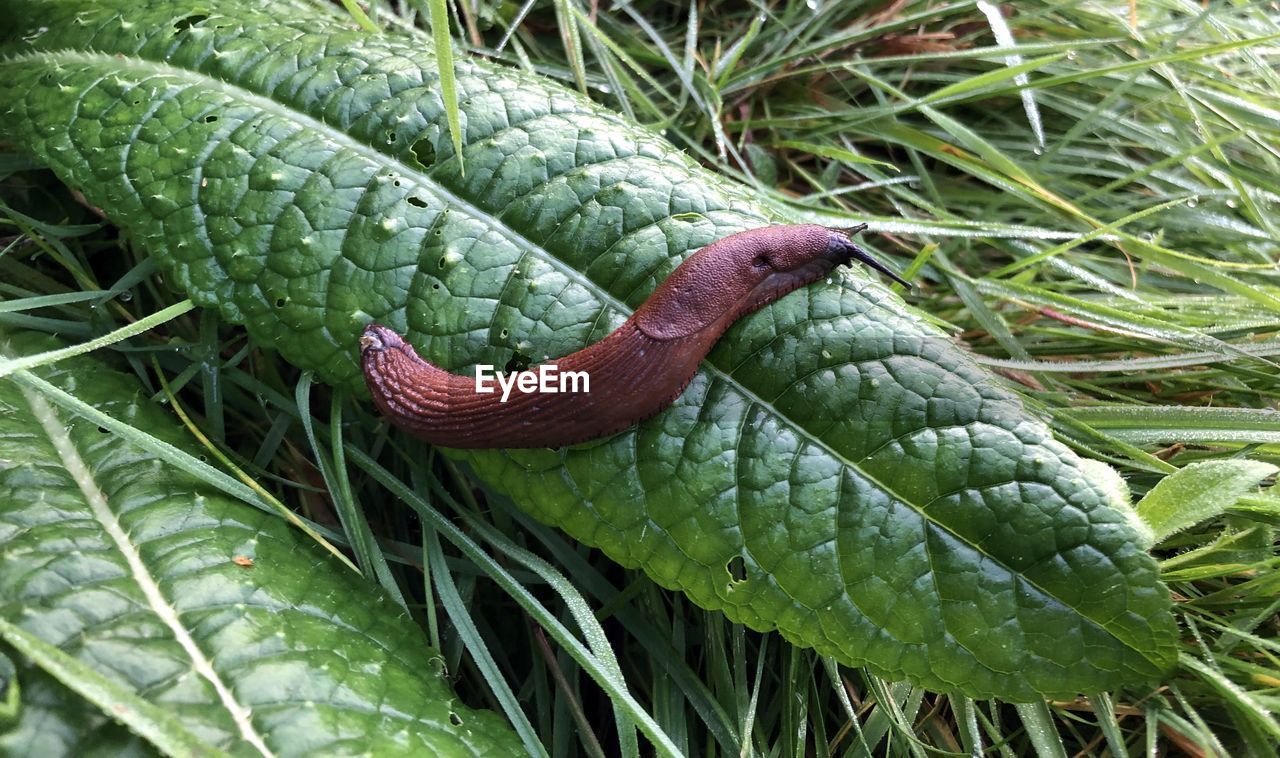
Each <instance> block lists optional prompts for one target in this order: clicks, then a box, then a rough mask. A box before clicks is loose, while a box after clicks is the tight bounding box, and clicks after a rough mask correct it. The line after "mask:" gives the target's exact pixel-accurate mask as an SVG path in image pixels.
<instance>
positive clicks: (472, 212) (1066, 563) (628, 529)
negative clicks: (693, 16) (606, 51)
mask: <svg viewBox="0 0 1280 758" xmlns="http://www.w3.org/2000/svg"><path fill="white" fill-rule="evenodd" d="M13 5H14V7H15V8H16V9H17V10H16V11H15V12H14V13H10V14H9V17H10V18H18V19H22V18H36V17H37V16H38V17H39V20H38V21H33V22H31V23H30V24H28V25H27V28H23V27H22V25H21V24H19V25H18V27H19V28H17V29H16V30H15V33H14V36H13V37H12V41H11V42H10V44H9V45H8V47H7V50H8V53H9V54H10V55H12V56H15V57H12V58H10V60H9V61H8V62H6V63H4V64H3V65H2V66H0V73H2V74H3V75H2V76H0V103H3V104H4V107H5V108H6V110H5V112H4V113H3V114H2V115H0V130H3V134H4V135H5V136H6V137H7V138H8V139H10V140H12V141H13V142H15V143H17V144H21V145H24V146H25V147H26V149H28V150H30V151H31V152H33V153H34V154H35V155H37V156H38V157H39V158H40V159H41V160H43V161H45V162H46V163H48V165H50V166H51V167H52V168H53V169H54V170H55V171H56V172H58V174H59V175H60V176H61V177H62V178H63V179H64V180H65V181H66V182H68V183H69V184H71V185H72V186H74V187H76V188H77V189H79V190H81V191H82V192H83V193H84V194H85V196H86V197H87V198H88V199H89V201H90V202H92V203H94V204H95V205H96V206H98V207H100V208H102V209H103V210H104V211H105V212H106V213H107V214H108V215H109V216H110V217H111V218H112V219H113V220H115V221H116V222H117V223H119V224H120V225H122V226H123V227H125V228H126V229H128V230H129V231H130V232H131V233H132V234H133V235H134V236H135V237H136V239H137V240H138V241H139V242H140V243H141V244H142V246H143V247H145V248H146V249H147V250H149V251H150V252H151V253H152V254H153V255H155V256H156V257H157V258H158V259H159V260H160V262H161V264H162V265H163V267H164V268H165V270H166V271H167V272H169V274H170V276H171V277H172V280H173V281H174V282H176V283H177V284H178V285H179V286H181V287H182V288H183V289H184V290H186V291H187V292H189V293H190V294H191V297H192V298H193V299H195V300H196V301H197V302H199V303H201V304H203V305H207V306H210V307H217V308H218V309H219V310H220V312H221V313H222V315H223V316H224V317H225V318H227V319H229V320H231V321H235V322H237V323H244V324H245V325H246V326H247V327H248V329H249V332H250V334H251V335H253V337H255V338H256V339H257V340H258V341H259V342H260V343H262V344H264V345H274V346H276V347H278V349H279V350H280V352H281V354H282V355H283V356H284V357H285V358H287V359H288V360H290V361H292V362H294V363H295V364H297V365H299V366H303V367H306V368H312V369H315V370H316V371H317V372H318V373H319V374H320V375H321V376H323V377H325V378H326V379H327V380H328V381H330V382H333V383H335V384H339V385H345V386H348V387H358V386H359V375H358V371H357V365H356V358H357V351H356V337H357V335H358V333H359V331H360V329H361V327H362V326H363V325H364V324H366V323H367V322H369V321H370V320H373V319H377V320H379V321H381V322H383V323H386V324H389V325H390V326H393V327H395V328H396V329H399V330H401V331H403V332H407V334H408V335H409V337H410V339H411V340H412V341H413V342H414V343H415V344H416V345H417V346H418V347H419V349H420V351H421V352H423V353H424V355H425V356H427V357H428V358H430V359H431V360H433V361H435V362H437V363H439V364H441V365H444V366H447V367H449V368H451V369H454V370H458V371H462V370H465V369H467V368H468V367H469V366H470V365H472V364H474V363H481V362H483V363H491V364H497V365H504V364H506V363H507V362H508V360H510V359H511V358H512V357H513V356H515V355H516V354H523V355H525V356H527V357H530V358H532V359H534V360H541V359H543V358H545V357H549V356H559V355H563V354H566V353H569V352H571V351H573V350H576V349H578V348H580V347H582V346H583V345H584V344H587V343H589V342H591V341H594V340H596V339H599V338H600V337H601V336H603V335H604V334H606V333H607V332H608V331H609V330H610V329H612V328H613V327H615V326H617V325H618V324H619V323H621V321H622V320H623V319H624V318H625V317H626V315H627V314H628V313H629V312H630V311H631V310H632V309H633V308H634V307H636V306H637V305H638V304H639V303H640V302H642V301H643V300H644V298H645V296H646V295H647V294H648V293H649V292H650V291H651V290H652V289H653V288H654V286H655V285H656V284H657V283H658V282H659V281H661V280H662V278H663V277H665V276H666V275H667V274H668V273H669V272H670V271H671V270H672V269H673V268H674V267H675V266H676V265H677V264H678V263H679V262H680V260H682V259H683V258H684V257H685V256H687V255H689V254H690V253H692V252H693V251H694V250H696V249H697V248H699V247H700V246H702V245H705V244H706V243H708V242H710V241H711V240H714V239H716V238H718V237H721V236H723V235H726V234H729V233H731V232H736V231H740V230H742V229H746V228H750V227H757V226H760V225H763V224H765V223H768V222H771V221H776V220H781V219H783V218H784V216H783V215H782V214H781V212H780V211H778V210H776V209H773V208H770V207H767V206H766V205H764V204H762V203H761V202H759V201H757V200H756V199H755V198H754V197H753V196H752V195H751V194H750V193H749V192H748V191H747V190H746V189H745V188H742V187H739V186H736V185H734V184H732V183H729V182H727V181H725V180H724V179H722V178H720V177H717V176H716V175H714V174H711V173H709V172H707V171H704V170H702V169H700V168H699V167H698V166H696V165H695V164H694V163H693V162H692V161H691V160H689V159H688V158H687V157H686V156H684V155H683V154H682V153H681V152H680V151H678V150H676V149H675V148H674V147H673V146H672V145H670V144H668V143H667V142H665V141H664V140H662V139H661V138H659V137H658V136H655V135H653V134H651V133H650V132H648V131H646V130H644V129H641V128H638V127H637V126H635V125H633V124H630V123H628V122H626V121H625V119H623V118H622V117H620V116H618V115H617V114H614V113H611V112H609V111H608V110H606V109H604V108H601V107H599V106H597V105H594V104H592V103H591V102H589V101H588V100H586V99H584V98H582V97H579V96H577V95H575V94H574V93H572V92H569V91H567V90H566V89H563V88H561V87H560V86H558V85H556V84H554V83H551V82H548V81H545V80H542V79H540V78H536V77H534V76H531V75H527V74H524V73H521V72H518V71H513V70H509V69H506V68H502V67H499V66H495V65H492V64H488V63H485V62H481V61H467V60H463V61H459V62H458V70H457V74H458V77H457V79H458V89H459V97H460V98H461V109H462V117H463V118H462V127H463V135H464V139H463V144H464V148H463V151H464V155H465V160H466V175H465V177H464V176H463V175H462V174H461V173H460V171H459V169H458V160H457V156H456V155H455V153H454V152H453V147H452V145H451V142H450V139H449V132H448V128H447V123H446V118H445V114H444V107H443V103H442V100H441V96H440V91H439V79H438V76H437V73H436V70H435V69H436V59H435V57H434V56H433V54H432V52H431V47H430V44H429V42H428V41H427V40H426V39H425V38H424V37H422V36H416V37H409V38H402V37H393V36H382V37H380V36H371V35H369V34H365V33H361V32H358V31H354V30H352V29H350V28H348V27H347V26H346V25H345V24H343V23H342V22H340V21H335V20H331V19H330V18H329V17H327V16H325V15H323V14H321V13H320V12H308V11H306V10H304V9H302V8H301V7H289V8H286V9H285V10H279V11H265V10H259V9H257V6H256V5H254V4H250V3H248V2H243V3H235V2H218V3H202V4H192V5H186V4H183V3H174V2H147V1H145V0H143V1H139V0H128V1H124V0H109V1H108V2H88V1H84V2H71V3H36V2H19V3H14V4H13ZM272 7H273V8H275V7H280V6H279V5H273V6H272ZM36 9H38V10H39V12H38V13H36V12H35V10H36ZM466 459H467V460H468V461H469V462H470V463H471V465H472V466H473V468H474V470H475V471H476V472H477V473H478V475H479V476H481V477H482V478H483V479H485V480H486V481H487V482H488V483H489V484H490V485H492V486H494V487H495V488H497V489H499V490H502V491H504V492H507V493H509V494H510V495H511V496H512V498H513V499H514V500H515V501H516V502H517V503H519V504H520V506H521V507H523V508H525V509H527V510H528V511H529V512H530V513H531V514H533V515H535V516H537V517H538V518H540V519H542V520H544V521H546V522H548V523H552V524H555V525H558V526H560V527H562V528H563V529H565V530H566V531H568V532H569V533H571V534H573V535H574V536H575V537H577V538H578V539H580V540H583V541H584V542H588V543H590V544H593V545H597V546H600V547H601V548H603V549H604V550H605V551H606V552H607V553H608V554H609V555H610V556H612V557H613V558H615V559H616V560H618V561H620V562H622V563H624V564H626V565H628V566H639V567H642V568H643V569H644V570H645V571H646V572H647V573H648V574H649V575H650V576H652V577H653V578H654V579H655V580H657V581H658V582H660V583H661V584H663V585H665V586H667V587H672V588H678V589H681V590H683V591H684V592H686V593H688V595H689V596H690V597H691V598H692V599H693V600H694V601H695V602H697V603H698V604H699V605H701V606H703V607H706V608H713V609H723V610H724V612H725V613H726V614H727V615H728V616H729V617H730V618H732V619H735V620H738V621H742V622H744V623H746V624H749V625H750V626H752V627H753V628H757V629H773V628H776V629H778V630H780V631H781V632H782V633H783V634H784V635H785V636H786V637H787V638H788V639H791V640H793V641H795V642H798V643H801V644H805V645H810V646H813V647H815V648H817V649H818V650H820V651H821V652H823V653H827V654H831V655H834V656H835V657H837V658H838V659H839V660H840V661H843V662H845V663H848V664H853V665H866V666H868V667H869V668H871V669H872V670H874V671H875V672H877V673H880V674H883V675H886V676H889V677H894V678H902V677H907V678H910V679H912V680H914V681H917V682H920V683H923V684H926V685H928V686H930V687H933V688H936V689H947V690H959V691H962V692H964V693H967V694H969V695H974V696H989V695H1000V696H1003V697H1006V698H1010V699H1033V698H1035V697H1037V695H1039V694H1057V695H1068V694H1073V693H1075V692H1077V691H1094V690H1102V689H1107V688H1110V687H1113V686H1115V685H1117V684H1118V683H1121V682H1129V681H1144V680H1149V679H1151V678H1153V677H1155V676H1156V675H1157V674H1158V673H1159V672H1161V671H1163V670H1165V669H1167V668H1169V667H1171V666H1172V665H1173V663H1174V649H1173V646H1174V626H1173V621H1172V618H1171V615H1170V613H1169V599H1168V595H1167V592H1166V590H1165V589H1164V588H1163V586H1162V585H1161V584H1160V583H1159V581H1158V578H1157V572H1156V567H1155V564H1154V562H1153V561H1152V560H1151V558H1150V557H1149V556H1148V555H1147V554H1146V553H1145V552H1144V551H1143V550H1142V548H1141V547H1140V545H1139V544H1138V541H1137V540H1136V538H1135V535H1134V533H1133V531H1132V530H1131V529H1130V528H1129V527H1128V526H1127V525H1126V522H1125V517H1124V516H1123V515H1122V514H1121V513H1120V512H1118V511H1117V510H1116V509H1115V508H1114V507H1113V505H1115V504H1114V503H1112V502H1110V501H1109V500H1108V497H1107V495H1106V488H1105V486H1104V485H1103V484H1101V483H1099V482H1098V481H1096V480H1095V479H1094V478H1093V477H1092V476H1091V475H1090V474H1089V472H1087V471H1086V470H1085V469H1084V468H1083V467H1082V465H1081V461H1080V460H1079V459H1078V458H1077V457H1076V456H1075V455H1074V454H1072V453H1071V452H1070V451H1069V450H1068V449H1067V448H1066V447H1064V446H1063V445H1061V444H1059V443H1058V442H1056V441H1054V440H1053V439H1052V437H1051V435H1050V433H1049V431H1048V429H1047V428H1046V427H1045V425H1044V424H1042V423H1041V422H1040V421H1039V420H1037V419H1035V418H1032V417H1030V416H1029V415H1028V414H1027V412H1026V411H1025V410H1024V408H1023V407H1022V405H1021V403H1020V402H1019V400H1018V399H1017V397H1016V396H1015V395H1014V394H1012V393H1011V392H1010V391H1008V390H1007V389H1005V388H1003V387H1002V386H1001V385H1000V384H999V383H998V382H997V381H996V380H995V379H994V378H993V377H992V376H991V375H989V374H987V373H986V372H985V371H983V370H982V369H980V368H979V367H977V366H976V365H975V364H974V363H973V362H972V361H971V360H970V359H969V358H968V357H967V356H966V355H965V354H964V353H963V352H962V351H960V350H958V349H957V348H956V347H955V346H954V345H953V344H951V343H950V341H949V340H948V339H947V338H946V337H945V336H944V335H942V334H941V333H939V332H938V331H936V330H935V329H934V328H932V327H930V326H929V325H927V324H926V323H925V322H924V321H923V320H922V319H921V318H919V317H917V316H915V315H913V314H912V313H911V312H910V311H909V310H908V309H907V308H906V307H905V306H904V304H903V303H902V302H901V301H900V300H899V299H898V298H897V297H896V296H895V295H893V294H892V293H891V292H890V291H889V290H887V289H886V288H884V287H882V286H880V285H879V284H876V283H873V282H872V281H870V280H869V279H868V278H867V277H866V276H865V275H864V274H863V273H861V272H841V273H840V275H839V276H837V277H834V278H833V279H832V280H831V281H830V282H828V283H826V284H825V285H817V286H813V287H809V288H806V289H805V290H803V291H801V292H797V293H794V294H792V295H790V296H788V297H786V298H783V299H782V300H781V301H779V302H777V303H775V304H774V305H772V306H770V307H768V308H766V309H764V310H762V311H760V312H759V313H757V314H755V315H753V316H751V317H749V318H747V319H745V320H744V321H743V322H741V323H739V324H737V325H736V326H735V327H734V328H733V329H731V330H730V332H729V333H728V334H727V335H726V336H725V338H724V339H722V340H721V341H720V343H719V344H718V345H717V347H716V349H715V350H714V351H713V353H712V354H711V356H710V357H709V359H708V360H707V362H706V363H705V364H704V367H703V369H702V370H701V371H700V372H699V374H698V376H697V377H696V378H695V379H694V381H693V383H692V385H691V386H690V387H689V389H688V390H687V391H686V392H685V393H684V395H683V396H682V397H681V398H680V400H679V401H678V402H677V403H676V404H675V406H674V407H672V408H671V409H670V410H668V411H667V412H665V413H663V414H661V415H660V416H658V417H656V418H654V419H652V420H650V421H648V422H646V423H644V424H641V425H640V426H639V427H638V428H636V429H633V430H630V431H628V432H625V433H623V434H620V435H618V436H616V437H613V438H611V439H609V440H607V441H603V442H599V443H596V444H591V445H583V446H579V447H576V448H571V449H565V450H556V451H551V450H544V451H519V452H517V451H507V452H502V451H484V452H476V453H471V454H468V455H466ZM738 574H741V576H738Z"/></svg>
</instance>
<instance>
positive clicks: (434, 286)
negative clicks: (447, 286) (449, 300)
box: [431, 282, 440, 290]
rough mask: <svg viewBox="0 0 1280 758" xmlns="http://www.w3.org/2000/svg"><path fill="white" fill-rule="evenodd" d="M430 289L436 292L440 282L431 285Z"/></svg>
mask: <svg viewBox="0 0 1280 758" xmlns="http://www.w3.org/2000/svg"><path fill="white" fill-rule="evenodd" d="M431 289H433V290H438V289H440V282H436V283H435V284H433V285H431Z"/></svg>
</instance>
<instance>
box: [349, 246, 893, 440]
mask: <svg viewBox="0 0 1280 758" xmlns="http://www.w3.org/2000/svg"><path fill="white" fill-rule="evenodd" d="M865 228H866V225H865V224H862V225H859V226H857V227H855V228H852V229H847V230H840V229H829V228H827V227H824V226H817V225H815V224H800V225H780V226H768V227H764V228H761V229H752V230H750V231H746V232H740V233H738V234H733V235H730V236H728V237H724V238H722V239H719V240H717V241H715V242H713V243H711V244H710V245H707V246H706V247H704V248H702V249H701V250H699V251H698V252H696V253H694V254H693V255H692V256H690V257H689V259H688V260H686V261H685V262H684V263H682V264H680V266H679V267H678V268H676V270H675V271H673V272H672V273H671V275H670V276H668V277H667V279H666V280H665V281H664V282H663V283H662V284H661V285H660V286H659V287H658V288H657V289H656V290H654V292H653V294H652V295H650V296H649V299H648V300H645V301H644V303H643V304H641V306H640V307H639V308H638V309H637V310H636V312H635V313H633V314H632V315H631V318H629V319H627V321H626V322H625V323H624V324H623V325H622V326H620V327H618V328H617V329H616V330H614V331H613V332H612V333H610V334H609V335H608V336H607V337H605V338H604V339H602V340H600V341H599V342H597V343H595V344H594V345H591V346H589V347H586V348H583V349H582V350H579V351H578V352H576V353H572V354H570V355H566V356H564V357H563V358H560V359H558V360H554V361H549V362H547V363H543V364H540V365H539V366H535V367H533V368H532V369H530V370H528V371H521V372H518V373H517V374H511V375H507V376H503V377H498V378H495V377H492V376H490V377H488V379H489V381H488V382H487V383H486V382H485V381H484V377H483V376H482V374H481V373H480V372H477V374H476V375H475V376H460V375H458V374H451V373H449V372H448V371H445V370H444V369H441V368H438V367H437V366H434V365H432V364H431V363H429V362H427V361H425V360H423V359H422V358H420V357H418V354H417V352H416V351H414V349H413V347H412V346H411V345H409V344H408V343H407V342H405V340H404V339H403V338H402V337H401V336H400V335H398V334H396V333H395V332H394V331H392V330H391V329H388V328H386V327H385V326H380V325H378V324H370V325H369V326H367V327H365V330H364V334H363V335H362V336H361V338H360V349H361V360H362V364H363V369H364V377H365V383H366V384H367V385H368V387H369V392H370V394H372V395H373V401H374V403H375V404H376V405H377V406H378V409H379V410H381V411H382V413H383V414H384V415H386V416H387V418H389V419H390V420H391V422H392V423H394V424H395V425H396V426H399V427H401V428H403V429H406V430H407V431H409V432H411V433H413V434H414V435H416V436H418V437H420V438H422V439H424V440H426V441H427V442H430V443H432V444H434V445H443V446H445V447H454V448H496V447H507V448H517V447H560V446H562V445H572V444H574V443H577V442H585V441H587V440H592V439H596V438H599V437H607V436H610V435H613V434H616V433H618V432H620V431H622V430H624V429H626V428H627V427H630V426H632V425H633V424H636V423H637V422H640V421H643V420H644V419H647V418H649V417H650V416H654V415H656V414H657V413H659V412H660V411H662V410H664V409H665V408H666V407H667V406H669V405H671V403H673V402H675V399H676V398H677V397H679V396H680V393H681V392H683V391H684V388H685V387H686V386H687V385H688V384H689V382H690V381H691V380H692V379H693V376H694V374H695V373H696V372H697V370H698V364H699V363H701V362H702V359H703V358H705V357H706V355H707V353H708V352H710V350H711V347H712V345H714V344H715V342H716V340H718V339H719V338H720V336H721V335H722V334H724V332H725V330H726V329H728V328H729V326H730V325H731V324H732V323H733V322H735V321H737V320H738V319H739V318H742V317H743V316H745V315H747V314H748V313H751V312H753V311H755V310H757V309H759V308H761V307H763V306H765V305H767V304H768V303H771V302H773V301H774V300H777V299H778V298H780V297H782V296H783V295H786V294H787V293H789V292H791V291H793V290H795V289H798V288H800V287H803V286H805V285H808V284H811V283H813V282H815V281H817V280H819V279H822V278H824V277H825V276H827V274H829V273H830V272H831V271H832V270H833V269H834V268H835V267H836V266H839V265H841V264H847V263H850V262H851V261H853V260H858V261H861V262H862V263H864V264H866V265H868V266H871V267H872V268H874V269H876V270H877V271H880V272H881V273H883V274H885V275H887V276H889V277H891V278H892V279H894V280H895V281H897V282H899V283H901V284H904V285H907V286H910V285H908V284H907V282H905V281H904V280H903V279H901V278H900V277H898V276H897V275H896V274H894V273H893V272H892V271H890V270H889V269H888V268H886V267H885V266H884V265H883V264H881V263H879V262H878V261H876V260H875V259H874V258H872V257H871V255H870V254H869V253H867V252H866V251H865V250H863V249H862V248H861V247H859V246H858V245H856V244H854V242H853V241H852V240H851V239H850V235H852V234H856V233H858V232H861V231H862V230H863V229H865ZM578 372H582V373H581V374H579V373H578ZM548 376H549V377H552V380H551V382H550V383H547V382H546V379H545V377H548ZM557 376H558V377H559V379H560V384H559V386H557V385H556V384H555V383H554V381H555V379H554V377H557ZM584 376H585V379H583V377H584ZM565 377H569V378H570V381H569V382H566V381H565ZM539 385H541V388H542V390H543V391H539ZM566 385H568V386H566ZM486 389H487V390H488V391H485V390H486ZM548 389H550V390H552V391H546V390H548ZM529 390H532V391H529Z"/></svg>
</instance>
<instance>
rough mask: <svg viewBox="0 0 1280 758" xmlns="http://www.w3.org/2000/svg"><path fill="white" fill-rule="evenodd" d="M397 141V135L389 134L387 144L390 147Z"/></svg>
mask: <svg viewBox="0 0 1280 758" xmlns="http://www.w3.org/2000/svg"><path fill="white" fill-rule="evenodd" d="M395 141H396V133H395V132H387V144H388V145H390V144H391V143H392V142H395Z"/></svg>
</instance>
